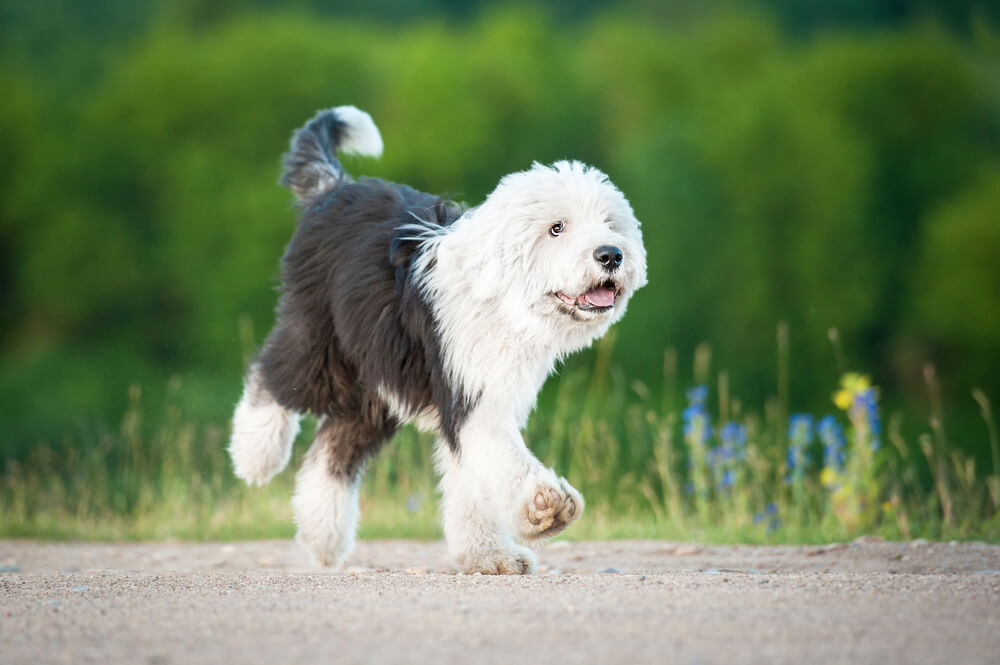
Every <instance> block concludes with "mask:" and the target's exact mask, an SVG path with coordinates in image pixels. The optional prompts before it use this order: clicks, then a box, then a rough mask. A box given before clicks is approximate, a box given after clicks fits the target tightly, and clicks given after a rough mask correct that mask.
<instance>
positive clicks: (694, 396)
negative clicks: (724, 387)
mask: <svg viewBox="0 0 1000 665" xmlns="http://www.w3.org/2000/svg"><path fill="white" fill-rule="evenodd" d="M707 397H708V386H695V387H694V388H688V391H687V400H688V404H690V405H691V406H694V405H695V404H704V403H705V399H706V398H707Z"/></svg>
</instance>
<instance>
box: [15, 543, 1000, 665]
mask: <svg viewBox="0 0 1000 665" xmlns="http://www.w3.org/2000/svg"><path fill="white" fill-rule="evenodd" d="M352 561H353V563H354V567H353V568H349V569H348V570H347V571H346V572H345V573H341V574H333V573H328V572H325V571H318V570H316V569H313V568H311V567H309V566H308V565H307V563H306V561H305V557H304V555H303V554H302V553H301V552H299V550H298V549H297V548H296V547H295V546H294V544H292V543H290V542H253V543H234V544H202V545H191V544H177V543H152V544H40V543H32V542H18V541H0V571H2V572H0V663H4V664H6V663H30V664H31V665H39V664H42V663H90V662H94V663H102V664H103V663H149V664H157V665H165V664H168V663H171V664H172V663H183V664H188V663H226V664H227V665H237V664H243V663H267V664H268V665H273V664H282V663H336V664H340V663H388V662H400V663H422V662H430V663H434V664H435V665H445V664H447V663H462V664H466V663H544V662H559V663H561V664H562V663H674V662H676V663H692V664H693V663H726V664H730V663H784V662H795V663H852V664H854V663H878V664H879V665H888V664H890V663H947V664H948V665H957V664H959V663H992V664H995V663H998V662H1000V547H998V546H990V545H984V544H981V543H965V544H947V543H930V544H928V543H925V542H920V541H917V542H913V543H882V542H870V541H862V542H854V543H850V544H844V545H830V546H826V547H700V546H693V545H686V544H677V543H665V542H651V541H616V542H608V543H555V544H552V545H550V546H548V547H545V548H543V549H542V550H541V551H540V552H539V561H540V563H541V571H540V573H539V574H538V575H535V576H532V577H519V578H510V577H507V578H494V577H483V576H478V575H476V576H466V575H456V574H455V573H454V570H453V569H452V567H451V566H450V564H449V562H448V558H447V555H446V553H445V550H444V546H443V545H442V544H440V543H415V542H398V541H377V542H362V543H360V544H359V547H358V551H357V553H356V554H355V556H354V557H353V559H352Z"/></svg>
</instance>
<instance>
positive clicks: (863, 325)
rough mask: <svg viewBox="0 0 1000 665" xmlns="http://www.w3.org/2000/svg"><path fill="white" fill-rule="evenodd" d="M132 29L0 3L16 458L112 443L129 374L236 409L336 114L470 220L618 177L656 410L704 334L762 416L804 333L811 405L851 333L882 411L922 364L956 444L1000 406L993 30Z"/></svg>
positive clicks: (538, 13) (696, 21) (215, 23)
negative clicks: (353, 113)
mask: <svg viewBox="0 0 1000 665" xmlns="http://www.w3.org/2000/svg"><path fill="white" fill-rule="evenodd" d="M139 5H142V3H139V4H138V5H137V4H135V3H124V2H118V1H117V0H102V1H101V2H94V3H89V4H88V5H87V6H88V7H89V9H88V10H86V11H84V10H81V9H78V8H75V7H77V3H69V2H49V3H13V2H4V3H2V9H0V11H2V14H0V16H3V17H4V18H6V19H7V20H6V21H5V22H4V27H3V28H2V30H3V34H4V42H3V44H2V46H0V89H2V90H3V92H4V102H3V104H2V105H0V154H2V155H3V160H2V161H0V280H2V284H3V285H4V286H3V289H2V290H0V317H2V324H0V420H2V423H3V425H2V431H0V443H2V445H3V448H4V450H5V452H6V453H8V455H7V456H12V457H14V458H18V457H23V456H24V455H25V454H26V452H27V450H28V449H29V448H30V447H31V446H33V445H34V444H35V443H36V442H37V441H38V440H40V439H48V440H50V441H55V442H57V441H59V440H60V437H61V436H62V435H63V434H64V433H65V432H67V431H68V430H72V429H76V430H77V431H79V430H83V431H88V430H89V429H94V428H97V429H100V428H101V427H105V426H106V425H104V423H108V422H116V421H117V418H118V415H119V414H120V413H121V412H123V411H124V409H125V407H126V403H127V394H126V389H125V386H127V385H128V384H129V383H130V382H134V381H137V382H139V383H141V384H143V385H144V386H146V390H147V394H152V395H154V397H153V399H155V394H156V391H157V390H160V391H163V390H165V388H163V386H164V385H165V384H166V380H167V377H169V376H172V375H183V376H184V377H185V381H184V390H183V391H181V393H182V394H181V395H180V396H178V397H176V399H177V400H179V401H181V402H183V403H184V409H185V413H186V414H188V416H189V417H192V418H194V419H195V420H197V421H199V422H216V423H221V422H224V421H225V419H226V418H228V415H229V410H230V408H231V406H232V404H233V403H234V402H235V399H236V397H237V396H238V392H239V389H240V385H239V383H240V375H241V373H242V365H243V363H244V361H245V359H246V357H247V356H248V355H249V354H250V353H252V351H253V349H254V347H255V345H256V344H258V343H259V342H260V341H261V340H262V339H263V336H264V335H265V334H266V332H267V330H268V329H269V327H270V325H271V322H272V316H273V315H272V311H273V306H274V302H275V294H274V291H273V286H274V285H275V280H274V277H275V275H276V272H277V265H278V258H279V256H280V254H281V252H282V248H283V246H284V243H285V242H286V241H287V239H288V238H289V236H290V234H291V232H292V229H293V225H294V223H295V222H294V218H295V215H294V212H293V210H292V206H291V196H290V195H289V194H288V192H286V191H285V190H283V189H281V188H279V187H278V186H277V185H276V184H275V182H276V179H277V176H278V162H279V157H280V155H281V153H282V152H283V150H284V149H285V146H286V145H287V140H288V137H289V136H290V133H291V131H292V130H293V129H294V128H296V127H298V126H300V125H301V124H302V123H303V122H304V121H305V120H306V119H308V118H309V117H310V116H311V115H312V114H313V113H314V111H315V110H316V109H318V108H321V107H327V106H331V105H336V104H345V103H351V104H356V105H357V106H359V107H361V108H363V109H365V110H368V111H370V112H371V113H372V115H373V116H374V118H375V120H376V122H377V123H378V125H379V127H380V128H381V130H382V132H383V136H384V138H385V142H386V154H385V157H384V158H383V159H382V160H381V161H378V162H374V161H370V160H369V161H361V160H354V161H350V162H349V164H348V166H349V169H350V170H351V171H352V172H354V173H359V174H360V173H364V174H370V175H380V176H383V177H386V178H389V179H393V180H397V181H403V182H407V183H410V184H412V185H414V186H416V187H418V188H422V189H425V190H429V191H434V192H445V193H450V194H452V195H454V196H456V197H457V198H461V199H464V200H467V201H469V202H475V201H477V200H479V199H481V198H482V197H483V196H484V195H485V194H486V193H488V192H489V191H490V190H491V189H492V187H493V186H494V185H495V183H496V182H497V180H498V179H499V177H500V176H501V175H503V174H505V173H507V172H510V171H513V170H518V169H523V168H525V167H527V166H528V165H529V164H530V163H531V162H532V161H533V160H538V161H543V162H545V161H552V160H555V159H558V158H563V157H572V158H577V159H582V160H584V161H588V162H592V163H594V164H596V165H598V166H599V167H600V168H602V169H603V170H605V171H606V172H608V173H609V174H610V175H611V177H612V179H613V180H614V181H615V182H616V184H618V185H619V186H620V187H621V188H622V190H623V191H624V192H625V193H626V195H627V196H629V198H630V199H631V201H632V202H633V205H634V207H635V209H636V212H637V214H638V216H639V218H640V219H641V220H642V221H643V223H644V227H643V228H644V233H645V237H646V242H647V247H648V249H649V256H650V266H649V268H650V285H649V286H648V287H647V288H646V289H645V290H643V291H642V292H640V294H639V295H637V297H636V298H635V300H634V302H633V306H632V308H631V311H630V313H629V315H628V316H627V317H626V318H625V320H624V322H623V324H622V325H621V326H620V331H619V344H618V346H617V351H616V355H615V362H616V363H618V364H620V365H621V366H622V367H623V369H624V371H625V373H626V375H627V376H629V377H631V378H634V379H640V380H643V381H645V382H647V383H648V384H649V385H650V386H651V389H653V390H658V389H659V383H658V382H659V381H660V377H661V374H662V371H661V368H662V358H663V350H664V348H666V347H675V348H677V349H678V350H679V357H681V358H686V357H690V355H691V351H692V350H693V349H694V347H695V345H696V344H698V343H699V342H702V341H707V342H708V343H710V344H711V345H712V347H713V349H714V359H713V363H714V365H715V366H716V367H718V368H725V369H727V370H729V376H730V377H731V383H732V391H733V393H734V394H736V395H739V396H740V397H742V398H743V399H744V400H745V401H746V402H749V403H754V404H759V403H762V402H763V401H764V400H765V399H766V398H767V397H768V396H770V395H772V394H773V393H774V391H775V388H774V386H775V383H776V372H777V369H776V360H775V358H776V351H775V326H776V324H777V323H778V322H779V321H787V322H788V324H789V329H790V330H791V347H790V357H791V363H790V365H791V370H792V374H791V378H790V396H789V402H790V404H791V407H792V408H794V409H799V410H805V409H824V408H828V405H829V390H828V386H830V385H835V384H836V379H837V377H838V375H839V374H840V373H841V371H842V370H843V369H846V368H840V367H838V366H837V362H836V360H835V357H834V353H833V351H832V350H831V348H830V345H829V342H828V340H827V334H828V330H829V329H830V328H834V327H835V328H837V329H839V331H840V339H841V340H843V345H844V349H843V354H844V356H845V358H846V363H847V365H848V366H849V367H848V368H851V367H853V368H864V369H865V370H866V371H869V372H871V373H872V374H873V375H874V376H875V377H876V380H877V381H878V383H879V384H880V385H881V386H883V388H884V389H885V394H886V399H887V400H888V401H889V403H890V404H891V405H892V406H897V407H899V406H902V407H910V406H915V408H918V409H919V408H920V406H919V405H920V404H922V403H923V400H924V399H925V398H924V396H923V395H924V388H923V384H922V380H921V378H920V377H921V374H920V371H921V366H922V364H923V362H924V361H926V360H931V361H934V362H936V363H937V365H938V374H939V375H940V377H941V380H942V383H943V385H944V387H945V392H946V396H947V397H948V399H949V401H948V405H949V407H950V408H952V409H954V410H956V411H957V412H958V414H959V418H958V420H959V421H961V415H962V414H963V413H969V414H973V413H975V405H974V404H973V403H972V401H971V399H969V397H968V394H969V393H968V391H969V390H970V389H971V388H972V387H974V386H978V387H981V388H982V389H983V390H984V391H985V392H986V393H987V394H990V395H993V396H994V397H995V398H1000V380H998V378H997V377H998V376H1000V313H998V312H1000V309H998V307H997V305H998V303H1000V193H998V192H1000V175H998V174H1000V85H998V82H1000V57H998V56H1000V37H998V33H997V30H996V25H997V24H996V23H995V22H994V21H995V20H996V17H995V16H994V14H995V12H994V11H993V10H991V9H989V6H988V5H984V6H983V7H980V3H975V2H972V3H957V4H956V3H949V4H948V5H947V7H946V9H947V11H937V10H938V9H940V7H944V5H942V4H940V3H923V4H921V3H916V4H915V5H913V7H912V8H910V9H909V10H906V11H903V10H897V9H893V8H894V7H897V8H898V3H891V2H885V3H847V4H840V5H838V3H818V4H815V7H814V11H813V12H812V13H810V12H803V10H802V9H801V6H804V5H805V3H786V2H779V1H775V2H752V3H743V4H740V3H730V2H713V3H707V4H699V5H696V4H693V3H686V2H673V3H666V4H664V5H659V4H656V3H645V2H632V3H627V4H626V5H625V6H624V7H623V8H612V7H610V6H609V4H608V3H602V2H589V3H585V5H584V6H583V7H584V9H585V10H586V11H582V10H580V9H579V7H577V8H576V10H575V12H576V13H574V9H573V7H574V5H573V3H557V4H556V5H555V6H554V8H552V9H550V10H543V9H538V8H536V7H535V6H531V7H528V6H514V7H503V8H499V9H485V8H483V7H485V3H483V7H480V5H479V4H477V3H471V4H470V3H457V2H443V1H442V2H438V3H435V4H434V9H435V12H436V13H425V12H426V11H427V10H425V12H422V13H420V15H415V14H416V13H417V12H416V10H413V9H412V6H411V5H410V4H409V3H399V2H392V1H390V0H386V1H385V2H375V3H371V4H370V6H369V9H367V10H365V11H361V10H348V9H346V8H345V7H346V4H345V5H344V6H343V7H341V6H340V5H338V4H337V3H319V2H299V3H294V4H293V5H291V7H292V8H291V9H288V8H284V9H280V10H279V9H278V8H277V6H276V4H275V3H269V2H256V3H238V2H226V3H207V2H198V1H194V0H191V1H187V2H180V3H150V4H149V5H148V6H145V5H144V6H143V7H144V8H141V7H140V8H137V7H139ZM793 5H794V6H793ZM834 5H838V6H840V10H836V9H835V7H834ZM939 5H940V6H939ZM810 6H812V5H810ZM404 7H408V8H409V9H403V8H404ZM796 7H798V9H796ZM345 16H346V17H347V18H345ZM926 16H931V18H922V17H926ZM934 16H938V17H940V20H939V19H938V18H933V17H934ZM401 17H405V19H406V20H403V18H401ZM571 362H572V363H576V364H577V365H578V366H588V365H589V363H590V360H589V359H587V358H584V359H582V360H574V361H571ZM546 403H547V402H546V401H545V400H543V405H544V404H546ZM977 434H981V432H979V431H977ZM980 440H982V441H985V439H980ZM960 443H961V442H960ZM978 445H979V444H969V445H966V446H965V447H966V448H975V447H976V446H978ZM980 448H981V449H980V450H978V452H979V453H981V454H986V447H985V444H983V446H981V447H980ZM973 452H977V451H976V450H973Z"/></svg>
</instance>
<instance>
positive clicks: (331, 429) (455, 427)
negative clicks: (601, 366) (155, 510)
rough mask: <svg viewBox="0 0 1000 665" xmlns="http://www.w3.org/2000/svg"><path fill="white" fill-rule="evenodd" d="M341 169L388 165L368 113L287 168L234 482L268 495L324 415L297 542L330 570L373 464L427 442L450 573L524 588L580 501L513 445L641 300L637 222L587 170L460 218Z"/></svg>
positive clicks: (325, 131) (326, 131)
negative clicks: (269, 313) (272, 295)
mask: <svg viewBox="0 0 1000 665" xmlns="http://www.w3.org/2000/svg"><path fill="white" fill-rule="evenodd" d="M338 151H339V152H345V153H355V154H361V155H370V156H378V155H380V154H381V152H382V138H381V136H380V134H379V131H378V129H377V128H376V127H375V124H374V123H373V122H372V119H371V117H370V116H369V115H368V114H367V113H364V112H363V111H360V110H358V109H357V108H355V107H353V106H341V107H338V108H335V109H332V110H327V111H322V112H320V113H319V114H318V115H316V117H314V118H313V119H312V120H311V121H310V122H309V123H308V124H306V126H305V127H303V128H302V129H300V130H298V132H296V133H295V135H294V137H293V138H292V142H291V150H290V151H289V152H288V153H287V154H286V155H285V157H284V175H283V177H282V179H281V182H282V184H284V185H286V186H288V187H289V188H290V189H291V190H292V191H293V192H294V193H295V195H296V197H297V198H298V202H299V205H300V208H301V221H300V222H299V225H298V228H297V230H296V231H295V234H294V236H293V237H292V239H291V242H290V243H289V244H288V247H287V249H286V250H285V255H284V258H283V259H282V264H281V265H282V271H281V279H282V287H281V298H280V302H279V304H278V308H277V320H276V323H275V325H274V329H273V330H272V331H271V333H270V335H269V336H268V338H267V340H266V341H265V342H264V345H263V347H262V350H261V351H260V354H259V356H258V357H257V359H256V361H255V362H254V363H253V365H252V366H251V367H250V370H249V372H248V375H247V377H246V382H245V387H244V392H243V396H242V398H241V400H240V402H239V404H238V405H237V407H236V413H235V415H234V417H233V436H232V441H231V443H230V446H229V452H230V454H231V455H232V459H233V464H234V466H235V471H236V475H237V476H239V477H240V478H242V479H243V480H245V481H246V482H248V483H250V484H259V483H264V482H267V481H268V480H269V479H270V478H271V477H272V476H274V475H275V474H276V473H278V472H279V471H281V470H282V469H283V468H284V467H285V466H286V465H287V464H288V461H289V458H290V456H291V450H292V442H293V441H294V439H295V436H296V434H297V433H298V429H299V418H300V416H301V415H302V414H304V413H305V412H307V411H308V412H312V413H313V414H315V415H316V416H317V417H318V420H319V422H318V425H317V432H316V438H315V440H314V441H313V443H312V446H311V447H310V448H309V451H308V452H307V453H306V455H305V459H304V461H303V463H302V468H301V469H300V470H299V472H298V476H297V477H296V488H295V494H294V497H293V499H292V505H293V509H294V514H295V522H296V525H297V526H298V540H299V542H300V543H301V544H302V545H304V546H305V548H306V549H307V550H308V551H309V552H310V553H311V554H312V555H313V557H314V558H315V559H316V561H318V562H319V563H321V564H324V565H328V566H340V565H341V564H342V563H343V562H344V560H345V559H346V558H347V556H348V555H349V554H350V553H351V550H352V549H353V547H354V542H355V532H356V530H357V524H358V517H359V510H358V486H359V484H360V483H361V476H362V471H363V469H364V466H365V463H366V461H367V460H368V459H369V458H371V457H372V456H373V455H374V454H375V453H376V452H378V450H379V448H381V446H382V445H383V444H384V443H385V442H386V441H388V440H389V439H390V438H391V437H392V436H393V434H394V433H395V432H396V430H397V429H399V428H400V427H401V426H402V425H404V424H406V423H415V424H416V425H417V427H419V428H421V429H423V430H425V431H429V432H433V433H434V434H436V435H437V437H438V444H437V446H436V454H435V460H436V464H437V468H438V470H439V472H440V473H441V475H442V479H441V491H442V494H443V500H442V512H443V522H444V530H445V535H446V536H447V541H448V547H449V550H450V552H451V554H452V556H453V557H454V558H455V560H456V562H457V563H458V565H459V566H460V567H461V569H462V570H463V571H465V572H469V573H474V572H480V573H494V574H498V573H499V574H522V573H530V572H533V571H534V569H535V556H534V554H533V553H532V552H531V550H530V549H528V548H527V547H524V546H523V545H521V544H519V543H523V542H530V541H536V540H539V539H545V538H549V537H551V536H554V535H555V534H557V533H559V532H560V531H562V530H563V529H565V528H566V526H567V525H569V524H570V523H571V522H573V521H575V520H577V519H578V518H579V517H580V515H581V514H582V513H583V497H581V496H580V493H579V492H577V491H576V490H575V489H574V488H573V487H572V486H571V485H570V484H569V483H568V482H566V479H565V478H560V477H559V476H557V475H556V474H555V472H554V471H553V470H552V469H549V468H546V467H545V466H543V465H542V463H541V462H539V461H538V460H537V459H536V458H535V456H534V455H532V454H531V452H530V451H529V450H528V448H527V447H526V446H525V444H524V440H523V439H522V438H521V433H520V432H521V429H522V428H523V427H524V425H525V423H526V421H527V418H528V414H529V413H530V412H531V410H532V409H533V408H534V405H535V401H536V398H537V395H538V391H539V390H540V389H541V387H542V383H543V382H544V381H545V378H546V376H548V374H549V373H550V372H551V371H552V370H553V367H554V365H555V364H556V362H557V361H558V360H560V359H561V358H563V357H564V356H566V355H567V354H569V353H571V352H573V351H576V350H578V349H582V348H584V347H586V346H587V345H589V344H590V343H591V342H592V341H593V340H595V339H597V338H598V337H600V336H601V335H603V334H604V333H605V331H607V329H608V327H609V326H611V325H612V324H613V323H614V322H615V321H617V320H618V319H620V318H621V317H622V315H623V314H624V313H625V306H626V304H627V303H628V301H629V298H630V297H631V296H632V294H633V293H634V292H635V290H636V289H638V288H639V287H641V286H642V285H644V284H645V283H646V252H645V249H644V248H643V244H642V235H641V233H640V231H639V222H638V221H637V220H636V218H635V216H634V214H633V213H632V208H631V206H630V205H629V203H628V201H627V200H626V199H625V197H624V196H623V195H622V193H621V192H620V191H619V190H618V189H617V188H616V187H615V186H614V185H612V184H611V182H610V181H609V180H608V177H607V176H606V175H604V174H603V173H601V172H600V171H598V170H597V169H595V168H591V167H588V166H585V165H583V164H581V163H579V162H571V161H560V162H556V163H555V164H552V165H551V166H543V165H541V164H534V165H532V167H531V168H530V169H528V170H527V171H521V172H518V173H512V174H510V175H507V176H505V177H504V178H503V179H501V180H500V184H499V185H497V187H496V189H495V190H493V193H492V194H490V195H489V196H488V197H487V198H486V200H485V201H483V202H482V203H481V204H480V205H478V206H475V207H466V206H464V205H462V204H459V203H455V202H453V201H448V200H445V199H442V198H438V197H436V196H433V195H431V194H424V193H423V192H418V191H416V190H414V189H412V188H410V187H407V186H406V185H398V184H394V183H389V182H385V181H383V180H380V179H377V178H359V179H353V178H351V177H350V176H349V175H348V174H347V173H346V172H345V171H344V168H343V166H342V165H341V163H340V162H339V161H338V159H337V153H338Z"/></svg>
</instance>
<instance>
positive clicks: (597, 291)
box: [555, 279, 621, 312]
mask: <svg viewBox="0 0 1000 665" xmlns="http://www.w3.org/2000/svg"><path fill="white" fill-rule="evenodd" d="M620 294H621V288H620V287H619V286H618V285H617V284H616V283H615V282H614V281H612V280H610V279H609V280H607V281H605V282H602V283H600V284H598V285H597V286H595V287H593V288H592V289H590V290H589V291H586V292H584V293H581V294H580V295H578V296H570V295H566V294H565V293H564V292H562V291H556V294H555V295H556V297H557V298H559V299H560V300H562V301H563V302H564V303H566V304H567V305H570V306H572V307H575V308H576V309H579V310H583V311H585V312H606V311H608V310H610V309H612V308H614V306H615V299H616V298H617V297H618V296H619V295H620Z"/></svg>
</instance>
